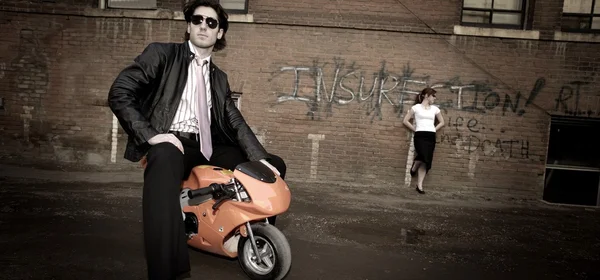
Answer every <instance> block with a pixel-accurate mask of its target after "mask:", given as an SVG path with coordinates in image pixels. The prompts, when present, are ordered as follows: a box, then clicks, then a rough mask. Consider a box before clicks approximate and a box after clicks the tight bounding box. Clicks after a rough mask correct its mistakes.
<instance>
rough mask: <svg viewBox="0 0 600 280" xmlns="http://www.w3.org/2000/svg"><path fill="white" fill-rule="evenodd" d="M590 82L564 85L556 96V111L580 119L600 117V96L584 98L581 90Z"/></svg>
mask: <svg viewBox="0 0 600 280" xmlns="http://www.w3.org/2000/svg"><path fill="white" fill-rule="evenodd" d="M586 85H589V83H588V82H583V81H572V82H570V83H567V84H564V85H563V86H562V87H561V88H560V92H559V93H558V95H557V96H556V99H555V100H554V101H555V103H554V104H555V105H554V111H555V112H562V113H564V114H566V115H571V116H578V117H599V116H600V95H596V96H582V94H581V88H582V87H583V86H586Z"/></svg>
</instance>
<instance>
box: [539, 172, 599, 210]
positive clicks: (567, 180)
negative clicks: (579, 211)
mask: <svg viewBox="0 0 600 280" xmlns="http://www.w3.org/2000/svg"><path fill="white" fill-rule="evenodd" d="M599 179H600V173H598V172H589V171H575V170H561V169H551V168H547V169H546V178H545V184H544V200H545V201H548V202H553V203H565V204H576V205H591V206H594V205H596V203H597V199H598V184H599Z"/></svg>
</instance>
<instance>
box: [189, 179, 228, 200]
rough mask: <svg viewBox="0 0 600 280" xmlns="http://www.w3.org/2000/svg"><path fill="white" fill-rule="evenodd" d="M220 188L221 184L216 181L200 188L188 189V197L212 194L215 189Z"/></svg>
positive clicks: (218, 189)
mask: <svg viewBox="0 0 600 280" xmlns="http://www.w3.org/2000/svg"><path fill="white" fill-rule="evenodd" d="M222 189H223V185H221V184H217V183H212V184H210V185H209V186H208V187H206V188H200V189H196V190H190V191H188V197H189V198H194V197H196V196H202V195H207V194H213V193H215V192H217V191H221V190H222Z"/></svg>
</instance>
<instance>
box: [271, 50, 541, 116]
mask: <svg viewBox="0 0 600 280" xmlns="http://www.w3.org/2000/svg"><path fill="white" fill-rule="evenodd" d="M326 66H327V65H326V64H324V65H320V64H319V62H318V61H315V62H313V65H312V66H284V67H280V68H279V71H278V72H276V73H274V77H272V78H271V79H274V78H275V77H277V76H281V75H283V74H284V73H291V74H292V75H291V76H292V81H290V82H291V84H292V88H291V91H289V92H280V93H279V94H278V98H277V103H282V102H289V101H296V102H304V103H306V104H307V108H308V112H307V115H308V116H310V117H311V119H319V118H320V117H321V116H320V115H319V114H320V113H321V112H325V113H326V114H327V116H331V114H332V106H333V105H348V104H351V103H358V104H360V105H361V108H363V109H364V110H365V112H366V114H367V115H369V116H371V121H373V120H374V119H375V118H378V119H379V120H381V119H382V117H383V115H382V106H384V105H389V106H392V107H393V108H394V109H395V112H396V113H397V115H398V117H400V116H401V115H402V114H403V110H404V106H403V105H405V104H412V103H413V100H414V97H415V95H416V94H418V92H419V91H420V89H422V88H424V87H426V86H430V87H432V88H436V89H437V90H438V91H447V93H449V94H442V95H439V97H442V96H443V98H439V97H438V99H439V100H440V104H439V105H440V108H441V109H444V110H447V109H454V110H458V111H467V112H477V113H481V114H486V113H488V112H492V111H494V110H501V112H502V115H506V114H515V115H517V116H523V115H524V114H525V113H526V111H527V108H528V106H529V105H530V104H532V103H533V102H534V100H535V98H536V97H537V95H538V94H539V92H540V91H541V89H542V88H543V87H544V85H545V79H544V78H539V79H538V80H537V81H536V82H535V84H534V85H533V87H532V89H531V91H530V92H529V93H521V92H516V93H514V94H513V93H511V94H509V93H502V90H501V89H500V86H498V85H495V84H491V83H489V82H488V81H471V82H463V81H461V80H460V77H454V78H452V79H450V80H445V81H432V80H433V78H432V77H430V76H425V75H423V76H419V75H416V74H415V72H416V69H414V68H412V67H411V66H410V64H407V65H405V66H403V69H402V70H401V74H395V72H394V71H392V70H389V69H387V67H386V62H385V61H383V62H382V63H381V66H380V68H379V70H378V71H376V72H374V73H371V74H369V73H367V72H366V71H364V70H360V69H359V68H358V67H357V66H356V63H352V64H349V65H346V63H345V61H344V60H342V59H339V58H335V59H334V63H333V70H332V73H331V74H330V75H325V70H324V69H326ZM330 68H331V67H330ZM288 76H290V75H288ZM327 77H330V78H327ZM307 78H308V79H310V80H308V79H307ZM306 80H308V82H307V81H306ZM301 88H302V89H303V91H302V92H301ZM321 107H324V108H321Z"/></svg>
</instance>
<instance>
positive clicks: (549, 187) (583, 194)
mask: <svg viewBox="0 0 600 280" xmlns="http://www.w3.org/2000/svg"><path fill="white" fill-rule="evenodd" d="M598 129H600V121H598V120H594V119H583V118H569V117H560V116H553V117H552V120H551V123H550V141H549V143H548V155H547V156H548V157H547V160H546V174H545V180H544V200H546V201H549V202H555V203H566V204H577V205H592V206H600V147H599V146H598V144H597V143H598V139H597V138H596V137H595V136H592V134H590V132H591V131H597V130H598Z"/></svg>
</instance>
